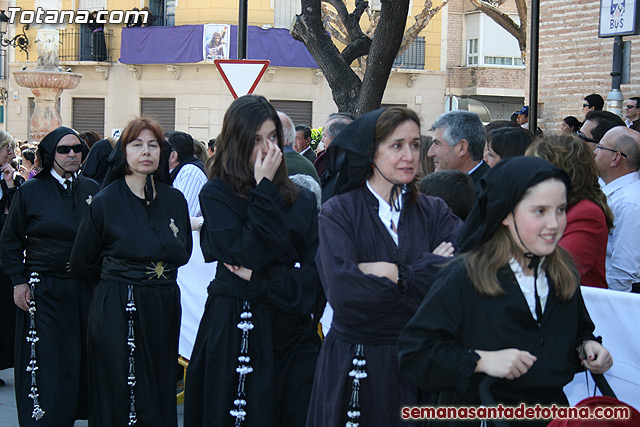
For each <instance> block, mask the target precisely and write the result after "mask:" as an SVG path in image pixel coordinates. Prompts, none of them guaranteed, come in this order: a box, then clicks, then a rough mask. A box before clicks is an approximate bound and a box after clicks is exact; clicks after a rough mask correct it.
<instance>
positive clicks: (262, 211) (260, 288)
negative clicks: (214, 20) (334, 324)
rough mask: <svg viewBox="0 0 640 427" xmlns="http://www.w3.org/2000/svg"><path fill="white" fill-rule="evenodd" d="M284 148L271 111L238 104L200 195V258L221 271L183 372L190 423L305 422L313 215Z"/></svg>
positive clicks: (311, 201) (259, 103)
mask: <svg viewBox="0 0 640 427" xmlns="http://www.w3.org/2000/svg"><path fill="white" fill-rule="evenodd" d="M281 149H282V125H281V123H280V119H279V118H278V116H277V114H276V111H275V110H274V109H273V107H272V106H271V104H269V102H268V101H267V100H266V99H265V98H264V97H262V96H255V95H247V96H243V97H240V98H238V99H236V100H235V101H233V103H232V104H231V106H230V107H229V109H228V110H227V112H226V114H225V117H224V121H223V125H222V131H221V133H220V137H219V138H218V139H217V142H216V153H215V155H214V159H213V166H212V169H211V171H210V176H211V179H210V180H209V182H207V184H205V186H204V187H203V188H202V191H201V193H200V206H201V208H202V214H203V216H204V225H203V227H202V230H201V234H200V236H201V246H202V252H203V254H204V258H205V260H206V261H208V262H210V261H213V260H218V267H217V272H216V277H215V279H214V280H213V281H212V282H211V284H210V285H209V289H208V292H209V297H208V299H207V304H206V307H205V312H204V316H203V318H202V321H201V322H200V328H199V330H198V335H197V338H196V343H195V346H194V349H193V353H192V357H191V361H190V363H189V368H188V370H187V380H186V390H185V417H184V425H185V426H189V427H205V426H207V427H214V426H215V427H223V426H270V427H275V426H287V427H288V426H301V425H303V424H304V420H305V416H306V413H307V407H308V404H309V395H310V393H311V382H312V380H313V371H314V367H315V362H316V357H317V348H318V347H317V342H318V336H317V334H316V328H315V325H316V324H317V320H316V321H315V322H312V319H311V313H312V312H313V309H314V307H315V302H316V295H317V293H318V291H319V290H320V283H319V278H318V272H317V269H316V265H315V262H314V257H315V255H316V249H317V245H318V234H317V208H316V200H315V197H314V196H313V195H312V194H311V193H310V192H309V191H307V190H303V189H300V188H298V187H296V186H295V185H294V184H293V183H292V182H291V181H290V180H289V177H288V176H287V172H286V165H285V163H284V162H283V161H282V151H281Z"/></svg>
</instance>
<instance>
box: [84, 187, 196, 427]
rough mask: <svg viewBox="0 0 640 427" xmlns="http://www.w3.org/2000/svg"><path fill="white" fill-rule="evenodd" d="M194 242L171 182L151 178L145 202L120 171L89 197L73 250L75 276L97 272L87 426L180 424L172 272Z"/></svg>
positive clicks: (91, 323)
mask: <svg viewBox="0 0 640 427" xmlns="http://www.w3.org/2000/svg"><path fill="white" fill-rule="evenodd" d="M191 244H192V241H191V227H190V223H189V213H188V210H187V202H186V201H185V200H184V197H183V196H182V193H180V191H178V190H176V189H174V188H171V187H169V186H167V185H165V184H162V183H159V182H156V197H155V199H154V200H153V202H152V204H151V206H147V205H146V204H145V201H144V200H142V199H140V198H138V197H136V196H135V195H134V194H133V193H132V192H131V190H130V189H129V187H128V185H127V184H126V182H125V180H124V178H120V179H118V180H116V181H114V182H113V183H111V184H110V185H108V186H107V187H106V188H104V189H103V190H102V191H101V192H100V193H99V194H98V195H97V196H96V197H95V198H94V199H93V202H92V203H91V207H90V209H89V212H88V215H87V216H86V217H85V218H84V220H83V221H82V224H81V225H80V229H79V230H78V238H77V240H76V243H75V245H74V247H73V252H72V254H71V270H72V271H73V273H74V274H75V275H76V276H78V277H82V278H86V279H92V278H97V277H99V278H100V280H99V282H98V285H97V287H96V290H95V293H94V297H93V300H92V302H91V309H90V312H89V353H88V354H89V391H90V395H89V399H90V400H89V410H90V411H89V424H90V425H91V426H105V427H112V426H126V425H127V423H128V422H129V421H132V420H137V424H135V425H136V426H149V427H164V426H176V425H177V412H176V396H175V392H176V389H175V381H176V373H177V360H178V335H179V332H180V291H179V289H178V285H177V284H176V281H175V279H176V271H177V268H178V267H179V266H181V265H184V264H186V263H187V261H188V260H189V256H190V255H191ZM132 348H133V351H132ZM134 383H135V385H133V386H132V384H134ZM132 399H133V400H132Z"/></svg>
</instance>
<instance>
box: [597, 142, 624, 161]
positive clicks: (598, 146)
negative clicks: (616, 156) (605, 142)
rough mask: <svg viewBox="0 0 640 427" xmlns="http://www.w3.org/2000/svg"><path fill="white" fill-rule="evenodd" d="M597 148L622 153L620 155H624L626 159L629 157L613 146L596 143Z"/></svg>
mask: <svg viewBox="0 0 640 427" xmlns="http://www.w3.org/2000/svg"><path fill="white" fill-rule="evenodd" d="M596 148H597V149H598V150H607V151H611V152H612V153H620V155H621V156H622V157H624V158H625V159H626V158H627V155H626V154H624V153H623V152H622V151H619V150H614V149H613V148H609V147H603V146H602V145H596Z"/></svg>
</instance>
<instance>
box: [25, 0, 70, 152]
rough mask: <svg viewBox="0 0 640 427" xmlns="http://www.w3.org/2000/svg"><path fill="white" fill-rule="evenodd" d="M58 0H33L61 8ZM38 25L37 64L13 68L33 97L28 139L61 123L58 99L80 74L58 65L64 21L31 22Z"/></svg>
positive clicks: (45, 6) (38, 137)
mask: <svg viewBox="0 0 640 427" xmlns="http://www.w3.org/2000/svg"><path fill="white" fill-rule="evenodd" d="M61 6H62V5H61V0H36V2H35V7H36V10H37V8H38V7H40V8H42V9H44V10H58V11H60V10H61ZM33 26H34V27H36V28H38V32H37V36H36V43H37V44H38V65H37V66H36V68H35V70H34V71H29V70H22V71H14V72H13V76H14V77H15V79H16V82H17V83H18V85H19V86H22V87H28V88H29V89H31V93H33V96H34V98H35V104H36V105H35V109H34V111H33V114H32V115H31V132H29V141H36V142H39V141H40V140H41V139H42V138H44V136H45V135H47V134H48V133H49V132H51V131H52V130H54V129H55V128H57V127H59V126H61V124H62V119H61V118H60V113H59V112H58V107H57V104H58V99H59V98H60V95H62V91H63V90H65V89H75V88H76V87H78V85H79V84H80V79H81V78H82V74H78V73H70V72H65V71H63V70H62V67H60V60H59V46H60V35H59V33H58V30H59V29H60V28H64V27H66V25H65V24H54V25H51V24H34V25H33Z"/></svg>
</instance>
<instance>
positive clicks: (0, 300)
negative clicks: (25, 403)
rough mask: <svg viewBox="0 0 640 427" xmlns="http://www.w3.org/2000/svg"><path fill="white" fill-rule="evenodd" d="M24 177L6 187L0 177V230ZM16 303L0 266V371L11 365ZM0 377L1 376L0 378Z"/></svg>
mask: <svg viewBox="0 0 640 427" xmlns="http://www.w3.org/2000/svg"><path fill="white" fill-rule="evenodd" d="M23 182H24V179H23V178H22V177H21V176H19V175H18V178H17V179H14V182H13V184H14V187H13V188H8V187H7V183H6V182H5V180H4V179H0V186H1V187H2V197H0V232H2V228H3V227H4V223H5V221H6V220H7V214H5V210H7V209H9V208H10V207H11V200H12V199H13V196H14V195H15V194H16V190H17V189H18V186H20V185H21V184H22V183H23ZM16 309H17V307H16V305H15V303H14V302H13V285H12V284H11V278H10V277H9V276H8V275H7V274H5V273H4V271H3V270H2V268H1V266H0V371H1V370H3V369H7V368H11V367H13V348H14V345H13V344H14V343H13V342H14V340H15V332H16ZM0 379H1V378H0Z"/></svg>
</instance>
